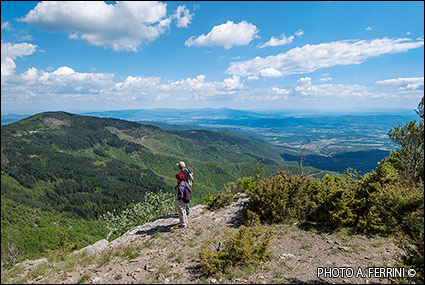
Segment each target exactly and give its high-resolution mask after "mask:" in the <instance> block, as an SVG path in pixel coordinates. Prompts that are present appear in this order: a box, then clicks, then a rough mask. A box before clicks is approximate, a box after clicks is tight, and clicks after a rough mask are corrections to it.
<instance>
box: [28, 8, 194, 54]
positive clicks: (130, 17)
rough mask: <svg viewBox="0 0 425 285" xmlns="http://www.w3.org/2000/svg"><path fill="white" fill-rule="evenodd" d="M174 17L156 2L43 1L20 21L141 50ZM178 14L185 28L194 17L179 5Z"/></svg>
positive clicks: (98, 43)
mask: <svg viewBox="0 0 425 285" xmlns="http://www.w3.org/2000/svg"><path fill="white" fill-rule="evenodd" d="M182 13H183V16H182V15H181V14H182ZM172 17H173V16H167V4H165V3H161V2H156V1H147V2H143V1H117V2H116V3H115V4H107V3H105V2H103V1H75V2H74V1H43V2H40V3H38V4H37V6H36V7H35V8H34V9H33V10H31V11H30V12H29V13H28V14H27V15H26V16H25V17H24V18H22V19H20V20H21V21H24V22H27V23H30V24H35V25H37V26H40V27H43V28H45V29H47V30H49V31H53V32H64V33H68V35H69V38H70V39H83V40H86V41H87V42H89V43H90V44H91V45H95V46H104V47H108V48H112V49H113V50H114V51H138V50H139V49H140V45H142V44H143V43H148V42H152V41H154V40H155V39H157V38H158V37H159V36H160V35H161V34H163V33H164V32H165V31H167V30H168V29H169V28H170V24H171V20H172ZM176 17H177V21H178V24H177V25H178V26H182V27H186V26H187V24H188V23H190V20H191V14H190V13H189V12H188V10H187V9H186V8H185V7H184V6H179V8H178V9H177V15H176Z"/></svg>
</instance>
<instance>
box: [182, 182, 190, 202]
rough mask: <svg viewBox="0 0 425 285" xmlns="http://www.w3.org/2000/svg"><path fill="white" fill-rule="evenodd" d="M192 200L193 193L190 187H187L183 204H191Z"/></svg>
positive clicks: (184, 191)
mask: <svg viewBox="0 0 425 285" xmlns="http://www.w3.org/2000/svg"><path fill="white" fill-rule="evenodd" d="M190 200H192V191H191V190H190V188H189V187H187V186H185V187H184V190H183V202H185V203H189V202H190Z"/></svg>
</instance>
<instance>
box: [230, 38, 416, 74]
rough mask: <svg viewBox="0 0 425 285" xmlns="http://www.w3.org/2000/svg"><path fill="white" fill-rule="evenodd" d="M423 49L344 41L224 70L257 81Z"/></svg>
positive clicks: (412, 44) (405, 42) (402, 42)
mask: <svg viewBox="0 0 425 285" xmlns="http://www.w3.org/2000/svg"><path fill="white" fill-rule="evenodd" d="M423 45H424V41H423V39H418V40H416V41H412V40H411V39H406V38H400V39H388V38H382V39H374V40H370V41H366V40H346V41H336V42H331V43H322V44H318V45H309V44H307V45H305V46H303V47H296V48H293V49H291V50H289V51H287V52H285V53H280V54H278V55H272V56H267V57H265V58H263V57H259V56H257V57H255V58H254V59H251V60H246V61H238V62H231V63H230V66H229V68H228V69H227V70H226V72H227V73H228V74H234V75H238V76H249V77H250V78H259V77H262V74H263V75H269V72H267V71H271V70H273V73H274V74H276V75H277V72H276V71H278V72H280V74H281V76H287V75H291V74H305V73H310V72H313V71H316V70H318V69H321V68H327V67H332V66H337V65H350V64H361V63H362V62H364V61H366V60H367V59H368V58H371V57H376V56H379V55H382V54H389V53H402V52H406V51H408V50H410V49H414V48H418V47H421V46H423Z"/></svg>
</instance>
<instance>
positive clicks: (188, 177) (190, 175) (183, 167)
mask: <svg viewBox="0 0 425 285" xmlns="http://www.w3.org/2000/svg"><path fill="white" fill-rule="evenodd" d="M177 166H178V168H179V169H180V173H183V174H184V181H186V182H188V183H189V186H190V187H191V188H192V182H193V173H192V172H191V171H190V170H188V169H187V168H186V163H184V161H180V162H179V163H177ZM191 190H192V189H191ZM189 214H190V207H189V203H187V204H186V215H189Z"/></svg>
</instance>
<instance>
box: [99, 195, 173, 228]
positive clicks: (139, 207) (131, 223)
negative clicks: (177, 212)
mask: <svg viewBox="0 0 425 285" xmlns="http://www.w3.org/2000/svg"><path fill="white" fill-rule="evenodd" d="M174 204H175V197H174V195H173V194H171V193H164V192H158V193H153V192H146V194H145V196H144V199H143V201H142V202H140V203H137V204H134V205H132V206H130V207H128V208H127V209H125V210H123V211H122V212H120V213H116V211H115V210H114V211H112V212H109V211H108V212H107V213H106V214H104V215H102V216H101V217H100V220H101V221H104V222H105V223H106V226H107V228H108V229H109V230H110V231H111V233H115V234H117V235H122V234H124V233H125V232H126V231H128V230H130V229H131V228H133V227H135V226H138V225H142V224H144V223H146V222H148V221H149V220H152V219H154V218H157V217H159V216H163V215H168V214H171V213H172V212H173V211H174Z"/></svg>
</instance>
